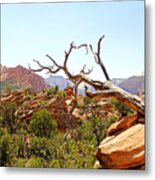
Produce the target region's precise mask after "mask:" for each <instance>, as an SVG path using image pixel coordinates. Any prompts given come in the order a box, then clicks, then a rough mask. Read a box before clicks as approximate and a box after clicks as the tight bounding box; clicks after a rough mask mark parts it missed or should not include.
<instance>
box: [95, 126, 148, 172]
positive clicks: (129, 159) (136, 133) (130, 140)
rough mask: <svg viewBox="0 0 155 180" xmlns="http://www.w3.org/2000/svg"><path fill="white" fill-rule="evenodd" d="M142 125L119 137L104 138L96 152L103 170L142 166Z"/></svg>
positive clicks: (128, 130)
mask: <svg viewBox="0 0 155 180" xmlns="http://www.w3.org/2000/svg"><path fill="white" fill-rule="evenodd" d="M144 156H145V151H144V124H140V123H139V124H136V125H134V126H132V127H130V128H129V129H127V130H125V131H124V132H122V133H120V134H119V135H116V136H115V135H113V136H109V137H107V138H105V139H104V140H103V141H102V142H101V144H100V146H99V148H98V151H97V158H98V160H99V161H100V164H101V165H102V167H103V168H110V169H130V168H134V167H137V166H141V165H144V159H145V158H144Z"/></svg>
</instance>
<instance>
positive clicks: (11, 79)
mask: <svg viewBox="0 0 155 180" xmlns="http://www.w3.org/2000/svg"><path fill="white" fill-rule="evenodd" d="M0 78H1V83H3V84H4V83H5V84H8V85H9V86H12V87H18V88H20V87H29V88H32V89H33V90H34V91H36V92H39V91H41V90H43V89H46V88H48V85H47V84H46V82H45V80H44V79H43V78H42V77H41V76H39V75H37V74H35V73H30V71H29V70H28V69H26V68H25V67H23V66H20V65H18V66H16V67H10V68H9V67H6V66H1V74H0Z"/></svg>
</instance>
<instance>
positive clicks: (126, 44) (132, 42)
mask: <svg viewBox="0 0 155 180" xmlns="http://www.w3.org/2000/svg"><path fill="white" fill-rule="evenodd" d="M103 34H104V35H105V38H104V40H103V42H102V51H101V57H102V59H103V62H104V64H105V66H106V67H107V70H108V72H109V75H110V77H111V78H117V77H129V76H132V75H136V74H140V73H141V72H144V1H125V2H120V1H118V2H91V3H88V2H84V3H41V4H3V5H2V6H1V63H2V64H3V65H6V66H16V65H18V64H21V65H23V66H25V67H27V65H28V63H29V64H30V65H31V66H32V67H34V68H35V67H36V66H35V65H34V63H33V61H32V59H37V60H40V62H42V64H45V65H51V64H50V63H51V62H50V61H49V60H48V59H47V58H46V57H45V55H46V54H49V55H51V56H52V57H53V58H55V59H56V60H57V61H58V62H59V63H60V64H62V63H63V59H64V50H67V49H68V48H69V44H70V43H71V42H72V41H74V42H75V43H76V44H80V43H83V42H86V43H91V44H92V45H93V47H94V48H96V43H97V41H98V39H99V37H101V36H102V35H103ZM83 64H87V67H88V68H91V67H92V66H93V67H94V71H93V73H92V74H91V75H90V76H91V77H92V78H93V79H100V80H104V78H103V74H102V71H101V70H100V68H99V67H98V66H97V65H96V64H95V62H94V60H93V58H92V56H91V54H90V55H88V56H86V55H85V52H84V51H83V50H81V51H75V52H74V53H73V54H72V55H71V58H70V60H69V62H68V66H69V69H70V71H71V72H73V73H77V72H78V71H79V70H80V69H81V67H82V66H83ZM59 74H62V73H61V72H60V73H59ZM42 75H43V73H42Z"/></svg>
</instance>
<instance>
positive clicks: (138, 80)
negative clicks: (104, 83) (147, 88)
mask: <svg viewBox="0 0 155 180" xmlns="http://www.w3.org/2000/svg"><path fill="white" fill-rule="evenodd" d="M112 82H113V83H114V84H115V85H117V86H119V87H120V88H122V89H124V90H125V91H127V92H130V93H132V94H138V93H143V92H144V76H143V75H141V76H138V75H137V76H131V77H129V78H127V79H125V78H114V79H112Z"/></svg>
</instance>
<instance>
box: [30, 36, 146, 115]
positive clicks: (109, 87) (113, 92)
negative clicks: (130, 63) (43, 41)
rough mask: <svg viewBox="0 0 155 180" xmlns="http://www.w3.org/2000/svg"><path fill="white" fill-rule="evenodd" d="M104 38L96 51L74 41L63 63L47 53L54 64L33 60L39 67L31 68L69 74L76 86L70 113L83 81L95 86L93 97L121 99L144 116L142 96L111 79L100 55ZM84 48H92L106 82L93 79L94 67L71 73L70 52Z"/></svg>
mask: <svg viewBox="0 0 155 180" xmlns="http://www.w3.org/2000/svg"><path fill="white" fill-rule="evenodd" d="M103 38H104V36H102V37H101V38H100V39H99V41H98V43H97V50H96V52H95V51H94V49H93V46H92V45H87V44H86V43H84V44H81V45H79V46H76V45H75V44H74V42H72V43H71V44H70V47H69V50H68V51H65V56H64V63H63V65H59V64H58V63H57V61H56V60H55V59H54V58H52V57H51V56H50V55H46V57H47V58H49V59H50V60H51V62H52V66H44V65H42V64H41V63H40V61H38V60H33V61H34V62H35V63H37V64H38V66H39V68H38V69H31V68H30V70H32V71H33V72H40V71H43V70H47V71H48V72H49V73H51V74H55V73H58V72H59V71H60V70H62V71H63V72H64V73H65V74H66V75H67V77H68V79H69V80H71V81H72V82H73V83H74V87H75V103H74V105H73V107H72V109H71V111H70V114H72V113H73V111H74V109H75V107H76V105H77V95H78V87H79V85H80V84H81V83H82V82H84V83H86V84H88V85H91V86H92V87H94V88H95V90H96V92H94V93H91V97H92V98H96V97H105V98H111V97H112V98H116V99H118V100H119V101H121V102H122V103H124V104H125V105H127V106H129V107H130V108H132V109H134V110H136V111H137V112H138V114H139V115H140V116H142V117H144V114H145V112H144V111H145V110H144V109H145V108H144V102H143V100H142V99H141V98H139V97H138V96H135V95H133V94H130V93H128V92H126V91H124V90H122V89H120V88H119V87H117V86H115V85H114V84H112V82H111V81H110V77H109V74H108V72H107V69H106V67H105V65H104V64H103V62H102V59H101V56H100V54H101V42H102V40H103ZM82 48H84V49H85V50H86V54H87V53H88V51H89V50H90V52H91V53H92V55H93V57H94V60H95V62H96V63H97V64H98V65H99V66H100V68H101V70H102V71H103V74H104V76H105V78H106V82H101V81H96V80H92V79H91V78H90V77H89V76H88V75H89V74H90V73H91V72H92V71H93V69H89V70H88V71H86V70H85V68H86V65H84V66H83V68H82V69H81V71H80V72H79V73H78V74H76V75H73V74H72V73H70V71H69V69H68V67H67V62H68V60H69V57H70V54H71V53H72V51H73V50H78V49H82Z"/></svg>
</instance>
